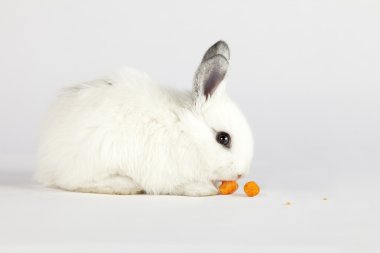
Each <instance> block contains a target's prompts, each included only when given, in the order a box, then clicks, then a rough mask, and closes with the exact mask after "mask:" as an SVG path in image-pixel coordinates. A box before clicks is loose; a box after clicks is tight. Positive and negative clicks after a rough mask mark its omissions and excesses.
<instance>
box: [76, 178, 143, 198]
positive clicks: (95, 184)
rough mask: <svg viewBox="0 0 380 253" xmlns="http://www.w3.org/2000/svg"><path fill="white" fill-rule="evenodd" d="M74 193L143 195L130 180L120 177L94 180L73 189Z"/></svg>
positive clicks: (139, 187) (140, 188)
mask: <svg viewBox="0 0 380 253" xmlns="http://www.w3.org/2000/svg"><path fill="white" fill-rule="evenodd" d="M74 191H77V192H88V193H101V194H120V195H132V194H141V193H144V189H143V188H142V187H141V186H139V185H138V184H137V183H136V182H135V181H134V180H133V179H132V178H130V177H128V176H121V175H110V176H108V177H106V178H102V179H98V180H94V181H92V182H89V183H87V184H83V185H81V186H80V187H78V188H75V189H74Z"/></svg>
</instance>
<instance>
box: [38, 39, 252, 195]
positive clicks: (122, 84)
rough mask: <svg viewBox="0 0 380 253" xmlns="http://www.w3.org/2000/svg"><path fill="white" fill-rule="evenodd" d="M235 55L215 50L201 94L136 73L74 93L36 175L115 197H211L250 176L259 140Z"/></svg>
mask: <svg viewBox="0 0 380 253" xmlns="http://www.w3.org/2000/svg"><path fill="white" fill-rule="evenodd" d="M228 66H229V49H228V46H227V44H226V43H225V42H223V41H219V42H217V43H216V44H214V45H213V46H212V47H210V48H209V49H208V51H207V52H206V53H205V55H204V57H203V60H202V62H201V64H200V66H199V67H198V70H197V72H196V74H195V78H194V84H193V90H192V91H187V92H182V91H176V90H172V89H169V88H163V87H160V86H159V85H157V84H156V83H155V82H154V81H153V80H151V79H150V78H149V77H148V76H147V75H146V74H144V73H142V72H139V71H137V70H133V69H125V70H122V71H119V72H117V73H115V74H113V75H110V76H109V77H107V78H104V79H100V80H96V81H91V82H86V83H82V84H78V85H75V86H72V87H69V88H65V89H64V90H63V91H62V93H61V94H60V96H59V97H58V99H57V100H56V101H55V103H53V105H52V106H51V108H50V110H49V113H48V116H47V119H46V121H45V124H44V126H43V128H42V132H41V140H40V144H39V151H38V171H37V174H36V178H37V180H38V181H39V182H41V183H42V184H44V185H46V186H51V187H57V188H61V189H66V190H70V191H80V192H94V193H108V194H136V193H142V192H145V193H148V194H174V195H187V196H208V195H215V194H217V193H218V190H217V184H218V183H219V182H220V181H221V180H236V179H237V178H239V177H240V176H241V175H243V174H245V173H247V172H248V170H249V167H250V163H251V160H252V154H253V138H252V134H251V131H250V128H249V126H248V124H247V121H246V119H245V118H244V116H243V115H242V113H241V112H240V110H239V109H238V108H237V106H236V105H235V104H234V103H233V102H232V101H231V100H230V98H229V97H228V96H227V94H226V90H225V85H226V76H227V70H228Z"/></svg>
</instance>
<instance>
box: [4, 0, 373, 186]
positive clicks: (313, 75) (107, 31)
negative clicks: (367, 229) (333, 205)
mask: <svg viewBox="0 0 380 253" xmlns="http://www.w3.org/2000/svg"><path fill="white" fill-rule="evenodd" d="M379 14H380V2H378V1H366V0H365V1H359V0H357V1H310V0H306V1H281V0H277V1H275V0H272V1H220V0H218V1H187V2H183V1H174V0H173V1H166V0H165V1H115V0H111V1H42V0H38V1H37V0H36V1H5V0H2V1H0V36H1V37H0V77H1V84H0V85H1V86H0V87H1V91H0V115H1V123H0V170H2V171H10V170H20V169H23V170H27V171H28V172H30V173H32V172H33V171H34V170H35V153H36V144H37V136H38V128H39V124H40V122H41V119H42V118H43V115H44V114H45V112H46V110H47V107H48V105H49V103H50V102H51V101H52V99H53V98H54V96H55V95H56V94H57V90H58V89H60V88H61V87H63V86H65V85H68V84H72V83H75V82H79V81H84V80H90V79H94V78H97V77H99V76H102V75H104V74H108V73H110V72H112V71H113V70H115V69H118V68H120V67H123V66H131V67H136V68H138V69H140V70H143V71H145V72H147V73H148V74H150V75H151V76H152V77H153V78H154V79H156V80H158V81H159V82H161V83H165V84H167V85H170V86H175V87H178V88H180V89H189V88H191V83H192V78H193V74H194V71H195V69H196V67H197V65H198V63H199V61H200V59H201V56H202V54H203V52H204V51H205V50H206V49H207V48H208V47H209V46H210V45H211V44H213V43H214V42H216V41H217V40H219V39H223V40H225V41H227V42H228V43H229V45H230V48H231V72H230V82H229V86H228V90H229V93H230V94H231V96H232V97H233V99H234V100H235V101H236V102H237V104H238V105H240V106H241V108H242V110H243V111H244V112H245V113H246V115H247V118H248V120H249V122H250V123H251V126H252V128H253V131H254V134H255V144H256V152H255V160H254V163H253V167H252V168H253V170H252V174H251V175H252V177H254V178H257V179H258V181H261V182H263V184H264V185H266V187H272V188H274V189H277V190H281V189H282V188H288V189H289V188H291V189H299V190H302V189H305V188H315V189H317V190H318V189H329V187H333V186H334V185H335V184H337V182H343V181H344V182H347V183H350V182H358V183H362V184H363V185H365V186H369V187H371V188H370V189H374V188H372V186H373V187H375V186H376V184H375V183H376V182H377V181H378V178H379V168H380V162H379V159H378V158H377V156H378V154H379V151H380V150H379V142H380V134H379V129H380V116H379V115H380V113H379V108H380V99H379V97H380V87H379V85H380V61H379V59H380V46H379V45H380V34H379V25H380V15H379ZM0 173H1V171H0Z"/></svg>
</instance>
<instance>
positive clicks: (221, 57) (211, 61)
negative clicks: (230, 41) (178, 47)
mask: <svg viewBox="0 0 380 253" xmlns="http://www.w3.org/2000/svg"><path fill="white" fill-rule="evenodd" d="M227 57H229V50H228V46H227V44H226V43H225V42H223V41H219V42H217V43H216V44H214V45H213V46H212V47H210V48H209V49H208V50H207V52H206V53H205V55H204V57H203V60H202V62H201V64H200V65H199V67H198V70H197V72H196V73H195V77H194V88H193V92H194V95H195V97H196V98H197V99H199V98H202V100H207V99H208V98H209V97H211V96H212V95H213V94H214V92H215V91H216V90H221V89H224V87H222V86H223V85H221V83H222V82H223V80H224V78H225V76H226V74H227V71H228V65H229V62H228V58H227Z"/></svg>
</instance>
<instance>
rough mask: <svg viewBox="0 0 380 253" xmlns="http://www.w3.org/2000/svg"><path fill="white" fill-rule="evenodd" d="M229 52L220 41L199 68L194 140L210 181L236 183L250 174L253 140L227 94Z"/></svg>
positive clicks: (197, 73)
mask: <svg viewBox="0 0 380 253" xmlns="http://www.w3.org/2000/svg"><path fill="white" fill-rule="evenodd" d="M229 58H230V52H229V48H228V45H227V44H226V43H225V42H223V41H219V42H217V43H216V44H214V45H213V46H212V47H210V48H209V49H208V50H207V52H206V53H205V55H204V57H203V59H202V62H201V64H200V65H199V67H198V69H197V71H196V73H195V77H194V85H193V91H192V96H193V100H192V110H193V112H194V113H195V114H196V115H197V117H198V119H199V121H200V122H201V123H200V124H196V125H198V126H196V128H197V131H195V132H196V135H197V136H194V138H196V139H197V140H198V143H199V145H200V149H201V151H200V153H201V156H202V158H203V161H205V163H206V164H205V167H206V168H203V169H205V170H206V171H207V174H208V178H209V179H210V180H214V181H219V180H236V179H237V178H239V177H240V176H241V175H243V174H246V173H248V171H249V168H250V164H251V160H252V155H253V138H252V133H251V130H250V127H249V125H248V123H247V120H246V119H245V117H244V115H243V114H242V113H241V111H240V110H239V108H238V107H237V106H236V105H235V103H233V102H232V101H231V99H230V98H229V97H228V95H227V93H226V77H227V72H228V66H229Z"/></svg>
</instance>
